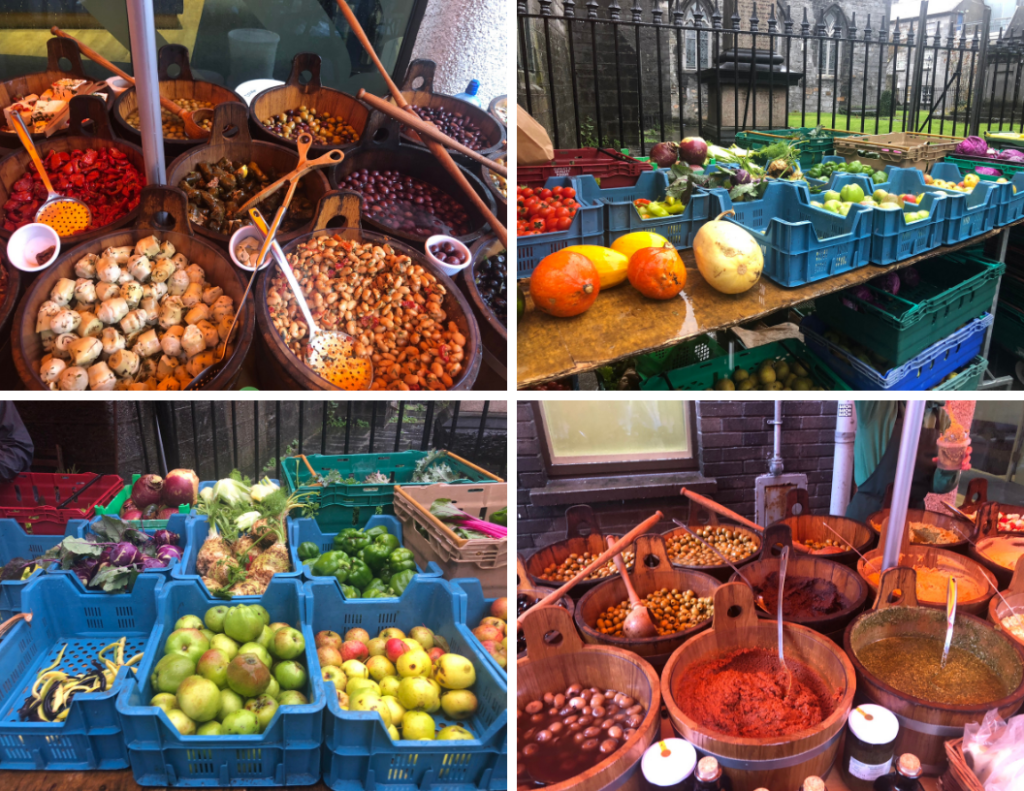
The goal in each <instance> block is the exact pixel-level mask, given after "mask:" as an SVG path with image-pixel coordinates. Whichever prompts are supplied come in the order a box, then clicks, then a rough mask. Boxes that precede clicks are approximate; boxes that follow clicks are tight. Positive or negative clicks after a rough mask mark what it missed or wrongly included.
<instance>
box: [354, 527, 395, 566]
mask: <svg viewBox="0 0 1024 791" xmlns="http://www.w3.org/2000/svg"><path fill="white" fill-rule="evenodd" d="M398 548H399V546H398V539H397V538H396V537H395V536H393V535H391V534H390V533H388V534H386V535H383V536H376V537H375V538H374V539H373V541H371V542H370V543H369V544H367V545H366V546H365V547H363V548H362V549H361V550H359V555H360V557H362V559H363V560H365V561H366V565H368V566H369V567H370V568H371V569H373V571H374V573H375V574H376V573H378V572H379V571H380V570H381V569H382V568H383V567H384V564H385V563H386V562H387V560H388V558H389V557H390V556H391V553H392V552H394V551H395V550H396V549H398Z"/></svg>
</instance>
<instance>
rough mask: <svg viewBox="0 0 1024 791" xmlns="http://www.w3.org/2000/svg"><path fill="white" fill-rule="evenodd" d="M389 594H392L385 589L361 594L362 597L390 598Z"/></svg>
mask: <svg viewBox="0 0 1024 791" xmlns="http://www.w3.org/2000/svg"><path fill="white" fill-rule="evenodd" d="M391 596H392V594H390V593H388V591H386V590H382V591H381V590H377V591H370V592H369V593H364V594H363V598H364V599H390V598H391Z"/></svg>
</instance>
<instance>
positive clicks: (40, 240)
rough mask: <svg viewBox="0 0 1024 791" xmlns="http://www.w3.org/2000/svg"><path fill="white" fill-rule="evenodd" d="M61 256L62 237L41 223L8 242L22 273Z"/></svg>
mask: <svg viewBox="0 0 1024 791" xmlns="http://www.w3.org/2000/svg"><path fill="white" fill-rule="evenodd" d="M47 247H52V248H53V255H51V256H50V257H49V258H48V259H47V260H46V261H45V262H43V263H42V264H40V263H38V262H37V261H36V256H37V255H39V254H40V253H41V252H43V251H44V250H45V249H46V248H47ZM59 255H60V237H59V236H58V235H57V232H56V231H55V230H53V228H51V227H50V226H49V225H44V224H43V223H41V222H33V223H29V224H28V225H23V226H21V227H20V228H19V229H18V230H16V231H15V232H14V233H12V234H11V238H10V240H9V241H8V242H7V258H8V259H9V260H10V262H11V263H12V264H14V266H15V267H16V268H17V269H20V270H21V271H22V272H31V273H33V274H36V273H38V272H42V271H43V270H44V269H46V268H47V267H48V266H50V265H51V264H52V263H53V262H54V261H56V260H57V256H59ZM250 271H251V270H250Z"/></svg>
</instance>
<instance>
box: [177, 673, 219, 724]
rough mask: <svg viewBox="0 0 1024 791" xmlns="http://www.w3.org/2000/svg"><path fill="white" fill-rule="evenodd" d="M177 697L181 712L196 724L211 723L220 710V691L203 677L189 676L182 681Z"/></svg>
mask: <svg viewBox="0 0 1024 791" xmlns="http://www.w3.org/2000/svg"><path fill="white" fill-rule="evenodd" d="M175 697H176V698H177V699H178V705H179V706H181V710H182V711H183V712H185V714H186V716H187V717H188V718H189V719H190V720H192V721H194V722H209V721H210V720H212V719H214V718H215V717H216V716H217V711H218V710H219V709H220V689H218V687H217V685H216V684H214V683H213V682H212V681H210V679H208V678H203V677H202V676H189V677H188V678H186V679H185V680H184V681H182V682H181V686H180V687H178V692H177V693H176V695H175Z"/></svg>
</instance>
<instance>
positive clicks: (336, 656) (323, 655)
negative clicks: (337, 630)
mask: <svg viewBox="0 0 1024 791" xmlns="http://www.w3.org/2000/svg"><path fill="white" fill-rule="evenodd" d="M316 656H317V658H318V659H319V660H320V666H321V667H341V663H342V662H344V661H345V660H344V659H342V658H341V653H340V652H339V651H338V649H337V648H335V647H334V646H331V645H325V646H321V647H320V648H318V649H316Z"/></svg>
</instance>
